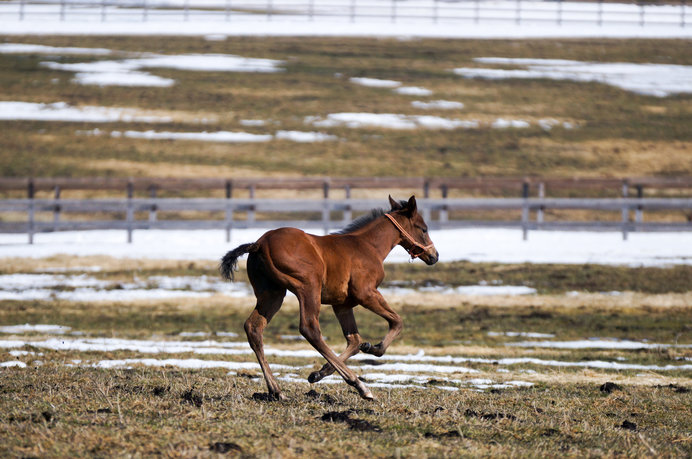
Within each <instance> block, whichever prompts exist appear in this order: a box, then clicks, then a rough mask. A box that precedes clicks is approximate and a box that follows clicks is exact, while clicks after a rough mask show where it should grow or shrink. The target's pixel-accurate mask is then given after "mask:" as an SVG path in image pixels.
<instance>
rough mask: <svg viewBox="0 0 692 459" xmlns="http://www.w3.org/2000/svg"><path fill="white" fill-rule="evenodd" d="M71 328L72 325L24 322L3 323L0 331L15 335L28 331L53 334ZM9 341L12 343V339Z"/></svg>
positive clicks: (61, 332) (67, 330)
mask: <svg viewBox="0 0 692 459" xmlns="http://www.w3.org/2000/svg"><path fill="white" fill-rule="evenodd" d="M70 330H71V328H70V327H66V326H64V325H31V324H24V325H3V326H0V333H11V334H15V335H18V334H22V333H27V332H35V333H51V334H58V335H61V334H63V333H67V332H69V331H70ZM5 342H7V341H5ZM9 342H10V343H12V341H9ZM13 347H14V346H13Z"/></svg>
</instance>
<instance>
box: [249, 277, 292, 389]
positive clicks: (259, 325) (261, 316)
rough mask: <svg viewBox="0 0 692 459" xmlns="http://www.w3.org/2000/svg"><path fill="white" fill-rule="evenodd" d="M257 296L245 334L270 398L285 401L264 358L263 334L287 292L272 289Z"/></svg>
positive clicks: (256, 293)
mask: <svg viewBox="0 0 692 459" xmlns="http://www.w3.org/2000/svg"><path fill="white" fill-rule="evenodd" d="M255 295H256V296H257V306H255V309H254V311H252V314H250V317H248V319H247V320H246V321H245V333H246V334H247V340H248V343H250V347H251V348H252V350H253V351H254V352H255V355H256V356H257V361H258V362H259V364H260V367H262V373H263V374H264V380H265V381H266V382H267V390H268V391H269V398H270V399H274V400H283V399H284V398H285V397H284V396H283V394H281V391H280V389H279V384H278V383H277V382H276V379H275V378H274V375H272V371H271V369H270V368H269V364H268V363H267V359H266V358H265V357H264V347H263V339H262V333H263V332H264V328H265V327H266V326H267V324H268V323H269V321H270V320H272V317H274V314H276V312H277V311H278V310H279V308H280V307H281V304H282V303H283V300H284V296H285V295H286V290H281V289H272V290H264V291H261V292H257V291H256V292H255Z"/></svg>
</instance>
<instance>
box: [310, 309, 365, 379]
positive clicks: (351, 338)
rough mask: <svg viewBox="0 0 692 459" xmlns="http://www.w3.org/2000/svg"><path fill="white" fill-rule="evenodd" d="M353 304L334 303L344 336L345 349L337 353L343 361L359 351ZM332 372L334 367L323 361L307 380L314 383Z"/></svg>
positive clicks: (359, 341)
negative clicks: (322, 364) (320, 366)
mask: <svg viewBox="0 0 692 459" xmlns="http://www.w3.org/2000/svg"><path fill="white" fill-rule="evenodd" d="M353 306H354V304H349V303H346V304H342V305H334V314H335V315H336V318H337V319H338V320H339V324H341V330H342V331H343V332H344V337H345V338H346V349H344V352H342V353H341V354H339V357H338V358H339V361H341V362H345V361H346V360H348V359H350V358H351V357H353V356H354V355H356V354H357V353H358V352H359V349H358V346H360V343H361V338H360V335H359V334H358V326H357V325H356V319H355V317H353ZM332 373H334V367H333V366H332V365H331V364H330V363H329V362H327V363H325V364H324V366H323V367H322V368H321V369H320V370H319V371H313V372H312V373H311V374H310V376H309V377H308V382H310V383H316V382H317V381H320V380H322V379H324V378H326V377H327V376H329V375H331V374H332Z"/></svg>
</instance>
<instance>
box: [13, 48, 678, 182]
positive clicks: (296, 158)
mask: <svg viewBox="0 0 692 459" xmlns="http://www.w3.org/2000/svg"><path fill="white" fill-rule="evenodd" d="M5 40H6V41H11V42H14V43H20V42H24V43H33V44H45V45H52V46H84V47H91V48H93V47H100V48H107V49H111V50H114V51H122V52H124V53H127V52H149V53H162V54H171V55H172V54H183V53H204V54H207V53H228V54H237V55H240V56H243V57H253V58H270V59H276V60H282V61H285V65H283V67H284V68H285V71H283V72H280V73H267V74H261V73H260V74H258V73H233V72H200V71H195V72H192V71H180V70H171V69H150V70H148V71H150V73H153V74H155V75H158V76H162V77H167V78H173V79H175V80H176V84H175V85H174V86H173V87H170V88H135V87H115V86H107V87H99V86H83V85H78V84H75V83H74V82H72V79H73V76H74V73H72V72H65V71H56V70H50V69H48V68H46V67H43V66H41V65H40V63H41V62H44V61H54V62H62V63H69V62H90V61H93V60H99V59H100V60H106V59H109V60H112V59H113V58H114V56H109V57H107V58H105V57H100V58H99V57H93V56H64V57H57V58H56V57H54V56H50V55H49V56H46V55H38V56H37V55H23V54H16V55H15V54H0V68H1V69H2V71H1V72H0V100H6V101H7V100H12V101H25V102H40V103H52V102H66V103H68V104H71V105H74V106H83V105H91V106H105V107H130V108H136V109H140V110H142V111H143V112H144V113H148V114H157V115H169V116H171V117H172V118H173V122H171V123H164V124H157V125H151V124H138V123H106V124H94V123H64V122H32V121H22V122H15V121H2V122H0V125H1V127H2V130H3V136H2V138H1V139H0V170H2V171H3V175H8V176H26V175H34V176H88V175H116V176H215V177H218V176H223V177H228V176H237V175H261V176H266V175H271V174H276V175H336V176H363V175H365V176H373V175H374V176H377V175H390V176H420V175H425V176H478V175H484V176H522V175H526V174H535V175H548V176H601V175H605V176H626V175H664V176H671V175H685V174H689V171H690V170H692V163H691V162H690V161H691V160H690V155H689V150H688V149H689V141H690V136H691V135H692V134H691V133H690V129H689V125H690V124H691V123H692V112H691V110H690V96H689V95H677V96H670V97H666V98H658V97H651V96H640V95H636V94H634V93H631V92H628V91H624V90H621V89H618V88H614V87H611V86H608V85H605V84H599V83H577V82H569V81H550V80H499V81H489V80H474V79H465V78H462V77H460V76H457V75H454V74H453V73H452V69H454V68H458V67H476V66H479V65H480V64H478V63H476V62H475V61H473V59H474V58H477V57H488V56H499V57H509V58H521V57H525V58H541V59H573V60H580V61H596V62H631V63H655V64H680V65H691V64H692V56H691V55H690V53H689V52H688V50H687V48H688V46H687V43H686V42H685V41H676V40H556V41H549V40H544V41H531V40H526V41H502V40H487V41H464V40H393V39H349V38H339V39H326V38H325V39H322V38H319V39H314V38H281V39H271V38H252V37H248V38H229V39H226V40H225V41H207V40H205V39H203V38H194V37H193V38H184V39H182V38H170V37H166V38H157V37H148V38H147V39H146V40H141V39H140V38H136V37H135V38H128V37H118V38H105V37H104V38H101V37H98V38H97V37H84V38H78V37H56V38H51V37H11V38H6V39H5ZM122 56H125V55H122ZM115 57H117V55H116V56H115ZM510 68H511V66H510ZM352 77H367V78H377V79H390V80H395V81H399V82H401V83H402V84H403V85H405V86H414V87H423V88H426V89H429V90H430V91H432V95H430V96H427V97H419V96H407V95H401V94H397V93H395V92H393V91H392V90H390V89H383V88H372V87H364V86H360V85H356V84H353V83H351V82H350V81H349V79H350V78H352ZM414 100H421V101H430V100H449V101H456V102H461V103H463V104H464V108H463V109H461V110H458V109H457V110H451V111H450V110H439V109H437V110H435V109H433V110H420V109H416V108H414V107H413V106H412V105H411V102H412V101H414ZM343 112H347V113H348V112H364V113H393V114H405V115H413V114H417V115H436V116H441V117H446V118H455V119H462V120H479V121H481V122H488V123H490V122H492V121H494V120H496V119H498V118H503V119H506V120H525V121H529V122H531V126H530V127H529V128H527V129H492V128H490V127H482V128H480V129H454V130H437V129H433V130H427V129H416V130H393V129H381V128H372V127H370V128H360V129H350V128H347V127H331V128H319V129H317V128H315V127H313V126H311V125H309V124H308V125H306V123H305V118H306V117H314V116H318V117H322V118H324V117H326V116H327V115H328V114H330V113H343ZM551 118H552V119H555V120H558V121H559V122H560V123H563V122H568V123H571V124H572V125H574V126H575V128H573V129H565V128H563V127H561V126H556V127H554V128H553V129H551V130H549V131H546V130H544V129H542V128H540V127H539V126H538V125H537V124H536V121H537V120H539V119H551ZM202 119H204V120H205V121H204V124H202V121H201V120H202ZM243 120H261V121H263V122H265V123H266V125H265V126H259V127H257V126H256V127H252V126H246V125H243V124H242V123H241V122H242V121H243ZM94 128H99V130H100V131H101V132H100V135H86V134H84V133H85V132H87V131H92V130H93V129H94ZM150 129H155V130H158V131H188V132H189V131H195V132H199V131H217V130H219V131H243V132H249V133H255V134H267V133H270V134H271V133H273V131H275V130H297V131H320V132H324V133H327V134H331V135H334V136H337V137H338V138H339V139H341V140H340V141H328V142H314V143H297V142H291V141H287V140H273V141H271V142H267V143H210V142H194V141H167V140H142V139H126V138H112V137H111V136H110V132H111V131H125V130H137V131H146V130H150ZM80 133H81V134H80ZM18 152H21V153H20V154H18Z"/></svg>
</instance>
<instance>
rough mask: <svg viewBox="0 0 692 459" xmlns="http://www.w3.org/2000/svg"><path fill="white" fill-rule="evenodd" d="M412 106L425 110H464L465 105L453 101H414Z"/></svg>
mask: <svg viewBox="0 0 692 459" xmlns="http://www.w3.org/2000/svg"><path fill="white" fill-rule="evenodd" d="M411 105H412V106H413V107H415V108H420V109H423V110H461V109H462V108H464V104H462V103H461V102H454V101H451V100H431V101H430V102H423V101H420V100H414V101H413V102H411Z"/></svg>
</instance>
